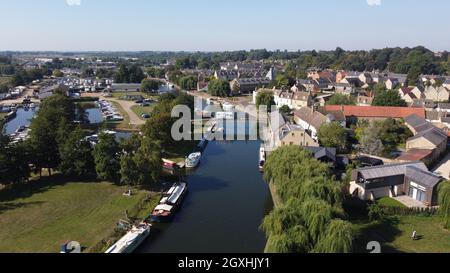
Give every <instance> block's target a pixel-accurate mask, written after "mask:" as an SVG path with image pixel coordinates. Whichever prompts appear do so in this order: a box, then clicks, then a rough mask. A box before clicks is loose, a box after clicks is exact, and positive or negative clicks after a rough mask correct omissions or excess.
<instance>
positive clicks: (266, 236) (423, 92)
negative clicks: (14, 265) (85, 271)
mask: <svg viewBox="0 0 450 273" xmlns="http://www.w3.org/2000/svg"><path fill="white" fill-rule="evenodd" d="M195 100H197V101H201V105H200V106H199V105H198V104H197V103H195ZM177 105H183V106H187V107H188V108H189V109H190V110H191V111H192V117H193V116H194V114H197V115H196V116H200V117H201V119H200V120H192V122H188V126H189V125H192V127H189V128H188V135H194V134H200V135H201V136H202V137H201V140H192V139H184V140H180V141H176V140H174V137H173V130H172V129H173V127H174V126H175V125H176V124H177V119H178V118H180V117H175V116H174V114H173V112H174V111H173V109H174V107H175V106H177ZM213 106H214V107H213ZM211 109H215V110H211ZM217 109H218V110H217ZM249 109H253V110H249ZM261 109H268V110H269V112H268V113H267V112H266V113H263V111H262V110H261ZM238 113H242V114H243V116H244V117H245V118H237V117H239V115H238ZM263 114H265V115H264V116H263ZM192 117H191V116H189V119H191V118H192ZM261 117H263V118H261ZM256 120H258V121H259V122H261V120H263V123H262V124H261V123H259V124H258V125H255V126H253V125H252V124H256V123H252V121H255V122H256ZM226 121H231V122H233V124H234V127H235V128H237V130H230V128H227V127H228V125H227V126H224V124H227V123H226ZM197 122H199V123H198V124H200V129H198V128H199V127H198V126H194V125H195V124H196V123H197ZM0 124H1V126H2V128H3V130H2V134H1V139H0V150H1V154H0V226H1V227H2V228H0V252H2V253H3V252H6V253H9V252H13V253H21V252H33V253H40V252H45V253H52V252H62V253H70V252H83V253H129V252H135V253H174V252H175V253H180V252H181V253H183V252H188V253H202V252H211V253H215V252H219V253H226V252H231V253H239V252H249V253H369V252H371V251H374V249H372V248H371V247H370V246H371V245H370V244H369V243H373V242H375V243H376V244H378V245H379V248H380V249H381V251H382V252H383V253H385V252H388V253H417V252H418V253H435V252H439V253H448V252H449V251H450V231H449V228H450V182H449V181H450V146H449V143H448V140H449V137H450V53H449V52H447V51H443V52H433V51H431V50H429V49H427V48H425V47H422V46H417V47H413V48H384V49H374V50H370V51H363V50H359V51H346V50H344V49H342V48H339V47H338V48H336V49H335V50H331V51H315V50H312V51H295V52H290V51H280V50H278V51H269V50H265V49H261V50H250V51H230V52H13V51H11V52H0ZM260 127H264V128H265V130H261V131H259V132H258V136H259V138H258V139H257V140H254V139H251V138H250V137H249V135H251V134H252V130H253V132H255V131H257V130H258V129H259V128H260ZM196 128H197V129H196ZM240 134H242V135H240ZM218 135H220V136H222V135H223V136H227V135H232V137H233V136H235V139H233V140H224V138H214V137H212V138H211V136H218ZM255 135H256V133H255ZM208 136H210V137H208ZM226 139H227V138H226ZM193 231H196V232H195V234H193V233H194V232H193ZM180 238H184V239H183V241H180ZM375 249H376V248H375ZM375 251H376V250H375Z"/></svg>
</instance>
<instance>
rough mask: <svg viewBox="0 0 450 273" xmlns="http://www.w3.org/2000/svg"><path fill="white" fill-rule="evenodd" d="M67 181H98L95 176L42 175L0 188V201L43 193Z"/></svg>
mask: <svg viewBox="0 0 450 273" xmlns="http://www.w3.org/2000/svg"><path fill="white" fill-rule="evenodd" d="M67 183H98V181H97V180H96V179H95V178H92V177H85V178H79V177H78V178H73V177H67V176H64V175H61V174H55V175H53V176H51V177H49V176H48V177H42V178H40V179H37V180H32V181H30V182H28V183H26V184H17V185H13V186H10V187H7V188H5V189H3V190H0V202H8V201H14V200H16V199H19V198H28V197H31V196H33V195H34V194H38V193H43V192H46V191H49V190H51V189H52V188H54V187H57V186H63V185H65V184H67Z"/></svg>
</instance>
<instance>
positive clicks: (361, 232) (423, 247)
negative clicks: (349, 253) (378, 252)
mask: <svg viewBox="0 0 450 273" xmlns="http://www.w3.org/2000/svg"><path fill="white" fill-rule="evenodd" d="M355 231H356V234H357V238H356V252H362V253H367V252H368V251H367V250H366V249H365V247H366V245H367V243H368V242H370V241H377V242H380V243H381V244H382V252H384V253H399V252H400V253H450V231H448V230H445V229H443V227H442V219H440V218H439V217H437V216H435V217H424V216H402V217H393V218H389V219H388V220H385V221H382V222H374V223H357V224H355ZM413 231H417V235H418V236H419V238H420V239H419V240H416V241H414V240H413V239H412V238H411V236H412V233H413Z"/></svg>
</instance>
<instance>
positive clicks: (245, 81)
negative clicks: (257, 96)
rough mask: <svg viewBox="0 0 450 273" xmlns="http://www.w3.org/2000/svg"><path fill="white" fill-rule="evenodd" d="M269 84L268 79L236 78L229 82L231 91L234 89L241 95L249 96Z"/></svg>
mask: <svg viewBox="0 0 450 273" xmlns="http://www.w3.org/2000/svg"><path fill="white" fill-rule="evenodd" d="M269 84H270V80H269V79H268V78H237V79H234V80H233V81H231V82H230V88H231V90H234V88H236V89H237V90H238V91H239V92H240V93H241V94H249V93H251V92H253V91H255V90H256V89H258V88H261V87H264V86H267V85H269Z"/></svg>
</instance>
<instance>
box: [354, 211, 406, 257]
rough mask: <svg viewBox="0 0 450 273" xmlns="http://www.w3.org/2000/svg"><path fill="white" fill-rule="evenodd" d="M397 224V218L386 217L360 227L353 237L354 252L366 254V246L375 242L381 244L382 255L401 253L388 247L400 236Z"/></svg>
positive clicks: (400, 232)
mask: <svg viewBox="0 0 450 273" xmlns="http://www.w3.org/2000/svg"><path fill="white" fill-rule="evenodd" d="M398 224H399V220H398V218H397V217H388V218H386V219H383V220H380V221H375V222H372V223H367V224H364V225H361V227H360V228H359V230H358V231H357V234H356V236H355V252H357V253H368V252H369V250H367V244H368V243H369V242H372V241H375V242H379V243H380V244H381V251H382V253H402V252H401V251H399V250H398V249H396V248H394V247H392V246H390V245H389V244H390V243H392V242H393V241H394V240H395V239H396V238H397V237H398V236H400V235H401V234H402V231H401V230H400V229H399V228H398Z"/></svg>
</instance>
